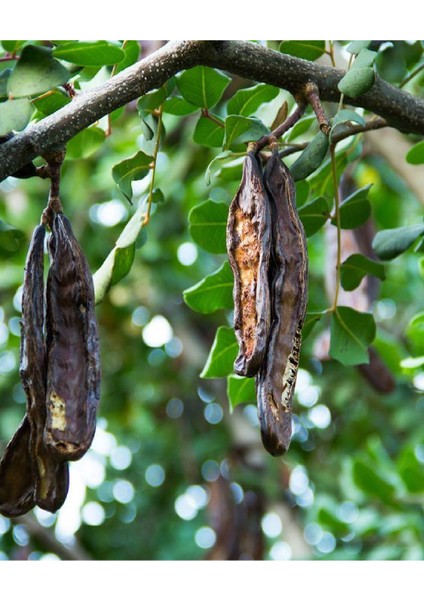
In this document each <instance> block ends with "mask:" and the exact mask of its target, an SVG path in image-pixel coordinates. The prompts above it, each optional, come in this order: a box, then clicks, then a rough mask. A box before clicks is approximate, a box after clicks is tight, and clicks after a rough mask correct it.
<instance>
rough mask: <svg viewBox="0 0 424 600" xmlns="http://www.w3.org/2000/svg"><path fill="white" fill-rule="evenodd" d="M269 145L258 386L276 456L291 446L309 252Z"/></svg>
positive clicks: (286, 175)
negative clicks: (267, 313)
mask: <svg viewBox="0 0 424 600" xmlns="http://www.w3.org/2000/svg"><path fill="white" fill-rule="evenodd" d="M271 149H272V154H271V157H270V158H269V160H268V162H267V165H266V169H265V172H264V182H265V187H266V191H267V194H268V197H269V199H270V202H271V215H272V249H273V251H272V253H271V262H270V268H269V285H270V297H271V327H270V333H269V337H268V343H267V351H266V355H265V359H264V361H263V363H262V365H261V368H260V370H259V372H258V374H257V375H256V390H257V402H258V415H259V422H260V428H261V436H262V441H263V444H264V446H265V448H266V450H267V451H268V452H269V453H270V454H272V455H274V456H278V455H281V454H283V453H284V452H286V450H287V449H288V447H289V444H290V439H291V433H292V397H293V392H294V388H295V383H296V376H297V369H298V364H299V352H300V344H301V330H302V326H303V321H304V317H305V312H306V304H307V276H308V258H307V247H306V238H305V233H304V230H303V225H302V223H301V221H300V219H299V216H298V214H297V210H296V193H295V185H294V180H293V177H292V175H291V173H290V170H289V169H288V168H287V167H286V166H285V165H284V163H283V162H282V161H281V159H280V156H279V153H278V146H277V144H276V143H274V144H271Z"/></svg>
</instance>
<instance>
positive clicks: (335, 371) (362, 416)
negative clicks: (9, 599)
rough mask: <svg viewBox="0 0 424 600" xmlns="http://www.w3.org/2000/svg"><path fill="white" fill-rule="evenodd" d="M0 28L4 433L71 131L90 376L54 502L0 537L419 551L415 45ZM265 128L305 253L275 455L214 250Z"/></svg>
mask: <svg viewBox="0 0 424 600" xmlns="http://www.w3.org/2000/svg"><path fill="white" fill-rule="evenodd" d="M1 45H2V46H1V51H0V136H1V143H0V178H1V180H2V181H1V183H0V200H1V201H0V261H1V270H0V449H1V450H2V451H3V450H4V448H5V446H6V444H7V442H8V441H9V440H10V438H11V437H12V435H13V433H14V431H15V430H16V428H17V426H18V424H19V422H20V421H21V419H22V417H23V415H24V413H25V402H26V400H25V395H24V391H23V389H22V387H21V384H20V381H19V345H20V318H21V294H22V282H23V275H24V265H25V257H26V254H27V251H28V245H29V241H30V238H31V235H32V232H33V230H34V228H35V227H36V225H37V224H38V223H39V221H40V215H41V213H42V211H43V209H44V208H45V205H46V202H47V198H48V193H49V181H48V175H49V172H48V168H46V165H48V163H49V157H51V155H52V153H55V152H57V151H58V150H62V149H63V148H66V155H65V159H64V162H63V165H62V169H61V179H60V197H61V200H62V204H63V210H64V212H65V214H66V215H67V217H68V218H69V219H70V221H71V222H72V225H73V228H74V232H75V235H76V237H77V238H78V240H79V242H80V244H81V246H82V248H83V250H84V253H85V254H86V256H87V259H88V262H89V265H90V269H91V271H92V273H93V280H94V287H95V294H96V302H97V306H96V310H97V317H98V321H99V328H100V345H101V362H102V392H101V402H100V409H99V417H98V425H97V432H96V436H95V438H94V442H93V445H92V447H91V449H90V450H89V451H88V453H87V454H86V456H84V458H82V459H81V460H80V461H78V462H75V463H72V464H71V469H70V489H69V493H68V498H67V500H66V502H65V504H64V506H63V507H62V508H61V509H60V510H59V511H58V512H57V513H55V514H53V515H52V514H50V513H48V512H46V511H43V510H41V509H39V508H35V509H34V510H33V511H31V513H28V514H27V515H24V516H22V517H17V518H16V519H7V518H6V517H3V516H0V557H1V558H5V559H7V558H12V559H13V558H22V559H27V558H29V559H31V560H40V559H42V558H45V557H47V558H48V557H51V556H52V555H55V556H57V557H59V558H61V559H84V558H92V559H101V560H102V559H108V560H115V559H118V558H119V559H128V560H133V559H141V560H143V559H144V560H151V559H155V560H161V559H163V560H168V559H188V560H192V559H210V560H216V559H218V560H219V559H222V560H225V559H231V560H241V559H256V560H282V559H315V558H316V559H334V560H337V559H350V560H356V559H422V558H424V550H423V546H422V539H423V535H424V528H423V522H422V501H423V495H424V471H423V464H424V434H423V431H422V427H421V420H422V417H423V416H424V396H423V390H424V371H423V365H424V342H423V335H422V331H423V323H424V312H423V301H422V297H423V294H422V288H423V277H424V258H423V255H422V252H423V248H424V242H423V235H424V224H423V218H422V216H423V204H424V185H423V184H424V167H423V164H424V141H423V135H424V93H423V82H424V54H423V51H424V47H423V43H422V42H421V41H401V40H397V41H361V42H358V41H355V40H354V41H350V42H349V41H331V42H330V41H301V40H295V41H268V42H258V41H256V42H247V41H239V42H236V41H230V40H227V41H216V42H212V41H193V40H191V41H182V42H168V43H162V42H154V41H145V42H139V41H135V40H127V41H101V40H100V41H91V42H85V41H77V40H67V41H58V40H54V41H34V40H28V41H23V40H21V41H11V40H8V41H3V42H1ZM275 140H276V141H277V142H278V149H279V152H280V156H281V158H282V160H283V161H284V163H285V164H286V165H287V166H288V167H289V169H291V172H292V174H293V176H294V179H295V182H296V204H297V209H298V213H299V216H300V219H301V221H302V223H303V227H304V229H305V234H306V236H307V252H308V259H309V277H308V305H307V313H306V319H305V324H304V327H303V342H302V347H301V353H300V365H299V372H298V377H297V385H296V390H295V394H294V403H293V437H292V441H291V445H290V448H289V450H288V452H287V453H286V454H284V455H283V456H282V457H279V458H275V457H272V456H270V455H269V454H267V453H266V451H265V450H264V448H263V446H262V443H261V438H260V433H259V428H258V417H257V409H256V395H255V384H254V380H253V379H251V378H247V377H240V376H239V375H236V374H235V373H234V369H233V363H234V359H235V357H236V355H237V341H236V337H235V334H234V327H233V309H234V306H233V295H232V292H233V284H234V281H233V274H232V271H231V269H230V266H229V263H228V257H227V250H226V224H227V218H228V207H229V204H230V202H231V200H232V199H233V197H234V195H235V193H236V191H237V189H238V187H239V184H240V179H241V176H242V167H243V161H244V158H245V156H246V151H247V148H248V145H249V144H252V143H253V142H254V143H256V146H255V148H256V150H257V151H258V153H259V156H261V160H263V162H264V164H266V161H267V160H268V159H269V156H270V144H271V143H272V142H275ZM28 175H31V176H28ZM37 175H39V177H38V176H37Z"/></svg>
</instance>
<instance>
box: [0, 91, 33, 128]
mask: <svg viewBox="0 0 424 600" xmlns="http://www.w3.org/2000/svg"><path fill="white" fill-rule="evenodd" d="M33 112H34V108H33V106H32V104H31V102H30V101H29V100H28V99H27V98H18V99H17V100H6V102H0V135H6V133H9V131H21V130H22V129H24V128H25V127H26V125H27V123H28V121H29V120H30V118H31V115H32V113H33Z"/></svg>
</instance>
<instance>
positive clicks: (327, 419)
mask: <svg viewBox="0 0 424 600" xmlns="http://www.w3.org/2000/svg"><path fill="white" fill-rule="evenodd" d="M308 417H309V419H310V420H311V421H312V423H313V424H314V425H315V427H318V428H319V429H326V428H327V427H328V426H329V425H330V423H331V413H330V410H329V408H328V406H325V404H317V405H316V406H314V407H313V408H311V410H310V411H309V412H308Z"/></svg>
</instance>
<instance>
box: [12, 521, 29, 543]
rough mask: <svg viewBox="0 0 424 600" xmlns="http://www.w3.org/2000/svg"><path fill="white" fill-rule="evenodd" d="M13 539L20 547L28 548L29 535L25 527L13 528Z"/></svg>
mask: <svg viewBox="0 0 424 600" xmlns="http://www.w3.org/2000/svg"><path fill="white" fill-rule="evenodd" d="M13 539H14V540H15V542H16V543H17V544H18V545H19V546H26V545H27V544H28V542H29V535H28V532H27V530H26V529H25V527H24V526H23V525H15V526H14V527H13Z"/></svg>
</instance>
